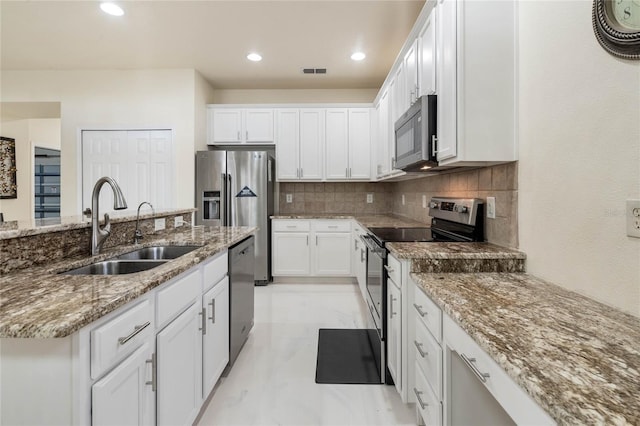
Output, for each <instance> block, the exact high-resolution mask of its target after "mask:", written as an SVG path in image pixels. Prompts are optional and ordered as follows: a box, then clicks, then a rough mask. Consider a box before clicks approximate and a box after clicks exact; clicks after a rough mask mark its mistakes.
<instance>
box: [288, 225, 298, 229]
mask: <svg viewBox="0 0 640 426" xmlns="http://www.w3.org/2000/svg"><path fill="white" fill-rule="evenodd" d="M297 227H298V225H287V228H293V229H295V228H297Z"/></svg>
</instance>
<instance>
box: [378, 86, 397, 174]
mask: <svg viewBox="0 0 640 426" xmlns="http://www.w3.org/2000/svg"><path fill="white" fill-rule="evenodd" d="M389 98H390V96H389V91H388V90H386V91H385V92H384V93H383V94H382V96H380V99H379V100H378V103H377V104H376V126H377V128H376V138H375V140H376V163H377V167H376V177H377V178H380V177H382V176H383V175H386V174H388V173H389V172H390V171H391V157H392V155H393V154H391V152H392V146H391V143H392V142H393V138H392V136H393V133H392V131H391V128H390V127H389Z"/></svg>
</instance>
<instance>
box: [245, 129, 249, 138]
mask: <svg viewBox="0 0 640 426" xmlns="http://www.w3.org/2000/svg"><path fill="white" fill-rule="evenodd" d="M245 134H246V135H247V140H249V131H248V130H247V131H246V133H245Z"/></svg>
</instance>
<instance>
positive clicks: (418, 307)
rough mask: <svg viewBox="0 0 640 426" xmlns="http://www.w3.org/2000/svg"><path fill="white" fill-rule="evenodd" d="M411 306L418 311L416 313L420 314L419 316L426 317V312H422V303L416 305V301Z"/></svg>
mask: <svg viewBox="0 0 640 426" xmlns="http://www.w3.org/2000/svg"><path fill="white" fill-rule="evenodd" d="M413 307H414V308H416V311H418V313H419V314H420V316H421V317H423V318H424V317H426V316H427V313H428V312H424V311H423V310H422V305H418V304H417V303H414V304H413Z"/></svg>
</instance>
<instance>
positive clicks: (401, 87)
mask: <svg viewBox="0 0 640 426" xmlns="http://www.w3.org/2000/svg"><path fill="white" fill-rule="evenodd" d="M393 81H394V84H393V98H392V102H393V104H392V108H391V122H392V123H394V124H395V122H396V121H398V118H400V116H401V115H402V114H404V113H405V112H406V111H407V109H408V108H409V102H408V101H407V100H406V96H405V93H406V92H405V83H406V81H405V74H404V64H403V63H401V64H400V67H399V68H398V70H397V71H396V75H395V78H394V80H393Z"/></svg>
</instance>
